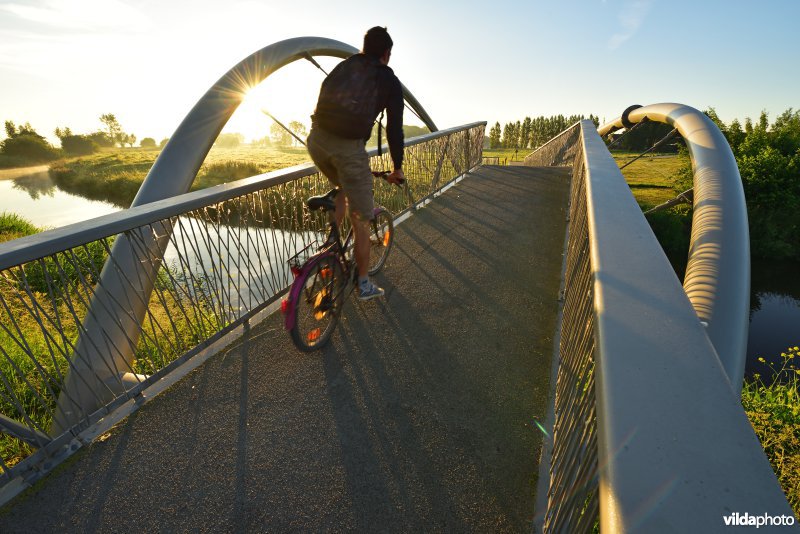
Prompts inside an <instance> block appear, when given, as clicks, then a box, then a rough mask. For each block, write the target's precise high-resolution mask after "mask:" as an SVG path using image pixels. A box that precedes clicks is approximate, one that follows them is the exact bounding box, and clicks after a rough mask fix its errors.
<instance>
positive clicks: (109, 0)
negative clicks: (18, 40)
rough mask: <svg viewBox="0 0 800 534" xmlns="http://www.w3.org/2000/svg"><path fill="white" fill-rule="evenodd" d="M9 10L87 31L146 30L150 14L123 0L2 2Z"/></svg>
mask: <svg viewBox="0 0 800 534" xmlns="http://www.w3.org/2000/svg"><path fill="white" fill-rule="evenodd" d="M3 11H5V12H7V13H10V14H12V15H15V16H17V17H19V18H21V19H23V20H26V21H28V22H31V23H33V24H36V25H41V26H46V27H47V28H48V29H50V30H52V29H61V30H66V31H69V30H80V31H84V32H104V31H110V30H113V31H121V30H122V31H142V30H146V29H147V28H149V27H150V22H149V20H148V19H147V17H146V16H145V15H144V14H143V13H141V12H140V11H138V10H137V9H136V8H134V7H132V6H130V5H128V4H126V3H125V2H123V1H120V0H42V1H40V2H36V3H33V4H22V3H19V2H17V3H14V2H12V3H7V4H0V12H3Z"/></svg>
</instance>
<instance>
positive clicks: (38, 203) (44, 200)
mask: <svg viewBox="0 0 800 534" xmlns="http://www.w3.org/2000/svg"><path fill="white" fill-rule="evenodd" d="M5 176H6V177H5V178H4V179H0V213H2V212H9V213H16V214H17V215H19V216H21V217H23V218H25V219H27V220H28V221H30V222H31V223H32V224H34V225H35V226H38V227H40V228H59V227H61V226H66V225H68V224H72V223H76V222H81V221H85V220H88V219H92V218H94V217H99V216H101V215H105V214H107V213H113V212H115V211H119V209H120V208H119V207H117V206H115V205H113V204H111V203H110V202H103V201H98V200H89V199H87V198H83V197H81V196H79V195H73V194H71V193H67V192H65V191H62V190H61V189H60V188H59V187H58V186H57V185H56V184H55V182H54V181H53V179H52V177H51V176H50V173H49V171H47V170H41V171H39V172H35V173H31V174H26V175H23V176H14V177H8V174H5Z"/></svg>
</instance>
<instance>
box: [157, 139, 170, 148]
mask: <svg viewBox="0 0 800 534" xmlns="http://www.w3.org/2000/svg"><path fill="white" fill-rule="evenodd" d="M167 143H169V137H165V138H164V139H162V140H161V141H160V142H159V143H158V148H164V147H165V146H167Z"/></svg>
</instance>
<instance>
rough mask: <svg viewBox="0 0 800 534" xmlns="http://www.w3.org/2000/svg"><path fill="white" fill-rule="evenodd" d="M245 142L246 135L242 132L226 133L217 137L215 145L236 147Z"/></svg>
mask: <svg viewBox="0 0 800 534" xmlns="http://www.w3.org/2000/svg"><path fill="white" fill-rule="evenodd" d="M242 143H244V136H243V135H242V134H240V133H224V134H220V135H219V137H217V140H216V141H214V145H215V146H217V147H220V148H236V147H238V146H239V145H241V144H242Z"/></svg>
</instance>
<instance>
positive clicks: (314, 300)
mask: <svg viewBox="0 0 800 534" xmlns="http://www.w3.org/2000/svg"><path fill="white" fill-rule="evenodd" d="M311 261H312V262H313V263H312V264H311V266H310V268H309V269H308V270H307V271H306V274H304V275H300V277H299V278H298V279H297V280H295V282H294V283H295V284H298V287H297V288H295V287H293V288H292V291H291V295H292V297H291V298H292V299H293V300H292V303H291V309H292V313H294V316H295V317H294V327H293V328H292V329H291V331H290V332H291V335H292V341H294V344H295V345H296V346H297V348H298V349H300V350H302V351H303V352H310V351H312V350H317V349H319V348H321V347H322V346H323V345H325V343H327V342H328V339H330V337H331V334H333V331H334V330H335V329H336V323H337V321H338V320H339V311H340V309H341V307H342V302H343V301H344V298H343V296H344V290H345V287H346V281H345V279H344V274H343V273H342V267H341V264H340V263H339V260H338V259H337V258H336V256H334V255H332V254H329V255H325V256H321V257H319V258H316V259H313V260H311Z"/></svg>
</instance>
